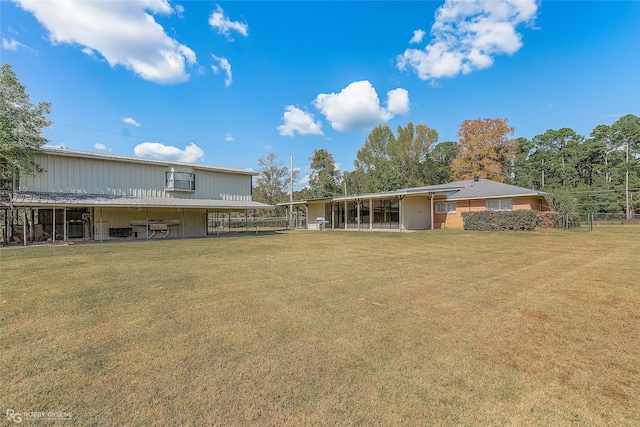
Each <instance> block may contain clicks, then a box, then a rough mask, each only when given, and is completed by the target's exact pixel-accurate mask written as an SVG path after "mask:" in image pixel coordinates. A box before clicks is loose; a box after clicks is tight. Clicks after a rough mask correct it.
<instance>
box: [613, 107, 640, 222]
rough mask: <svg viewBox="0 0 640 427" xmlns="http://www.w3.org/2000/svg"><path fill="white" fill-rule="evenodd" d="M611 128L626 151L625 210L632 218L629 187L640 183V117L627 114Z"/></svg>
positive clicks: (628, 216) (615, 138)
mask: <svg viewBox="0 0 640 427" xmlns="http://www.w3.org/2000/svg"><path fill="white" fill-rule="evenodd" d="M611 128H612V129H613V133H614V140H615V141H616V142H617V143H618V144H619V146H620V148H621V149H622V150H624V153H625V211H626V214H627V219H631V215H632V209H631V199H630V190H629V189H630V188H633V185H640V180H639V179H637V178H638V171H639V169H640V168H639V163H640V162H639V160H638V156H637V154H638V151H639V150H640V117H638V116H634V115H633V114H627V115H626V116H623V117H621V118H620V119H618V120H617V121H616V122H615V123H614V124H613V125H611ZM631 181H632V182H631Z"/></svg>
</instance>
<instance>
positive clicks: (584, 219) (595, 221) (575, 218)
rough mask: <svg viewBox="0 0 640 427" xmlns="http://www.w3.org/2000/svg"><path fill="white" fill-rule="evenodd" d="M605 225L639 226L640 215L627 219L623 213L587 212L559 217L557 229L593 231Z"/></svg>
mask: <svg viewBox="0 0 640 427" xmlns="http://www.w3.org/2000/svg"><path fill="white" fill-rule="evenodd" d="M607 225H640V214H634V215H631V218H629V219H627V215H626V214H624V213H602V212H589V213H579V214H565V215H560V218H559V221H558V228H561V229H564V230H569V229H586V230H588V231H591V230H593V228H594V227H600V226H607Z"/></svg>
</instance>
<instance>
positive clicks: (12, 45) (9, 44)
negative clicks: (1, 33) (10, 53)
mask: <svg viewBox="0 0 640 427" xmlns="http://www.w3.org/2000/svg"><path fill="white" fill-rule="evenodd" d="M20 47H23V48H26V49H28V47H27V46H26V45H24V44H22V43H20V42H19V41H16V40H15V39H11V40H7V39H5V38H4V37H3V38H2V48H3V49H6V50H18V48H20Z"/></svg>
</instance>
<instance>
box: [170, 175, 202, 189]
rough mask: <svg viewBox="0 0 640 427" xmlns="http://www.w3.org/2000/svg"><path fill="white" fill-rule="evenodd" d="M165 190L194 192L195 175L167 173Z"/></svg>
mask: <svg viewBox="0 0 640 427" xmlns="http://www.w3.org/2000/svg"><path fill="white" fill-rule="evenodd" d="M166 187H167V190H183V191H195V190H196V174H194V173H189V172H167V174H166Z"/></svg>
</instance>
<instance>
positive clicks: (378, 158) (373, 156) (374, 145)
mask: <svg viewBox="0 0 640 427" xmlns="http://www.w3.org/2000/svg"><path fill="white" fill-rule="evenodd" d="M394 142H395V136H394V135H393V131H392V130H391V128H390V127H389V126H388V125H386V124H381V125H378V126H376V127H374V128H373V129H372V130H371V132H370V133H369V135H367V138H366V139H365V141H364V145H363V146H362V147H361V148H360V149H359V150H358V153H357V154H356V160H355V161H354V162H353V164H354V166H355V170H356V171H358V173H359V175H360V176H361V177H362V178H363V182H362V187H363V190H364V192H365V193H375V192H380V191H389V190H392V189H394V188H400V179H399V177H398V176H397V174H396V173H395V170H394V165H393V161H392V158H391V153H390V147H391V146H392V145H393V143H394Z"/></svg>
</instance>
